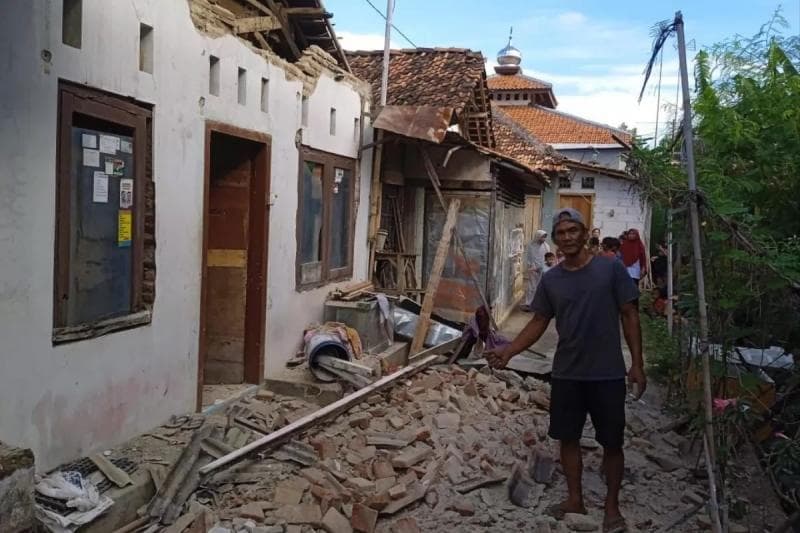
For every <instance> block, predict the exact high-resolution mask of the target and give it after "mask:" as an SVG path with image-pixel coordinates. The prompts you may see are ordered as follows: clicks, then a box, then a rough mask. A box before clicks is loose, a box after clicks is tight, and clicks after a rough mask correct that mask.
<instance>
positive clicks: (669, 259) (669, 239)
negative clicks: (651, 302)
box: [667, 198, 675, 337]
mask: <svg viewBox="0 0 800 533" xmlns="http://www.w3.org/2000/svg"><path fill="white" fill-rule="evenodd" d="M672 295H673V286H672V199H671V198H670V202H669V207H668V208H667V331H668V332H669V336H670V337H672V327H673V322H674V321H675V317H674V313H673V309H672Z"/></svg>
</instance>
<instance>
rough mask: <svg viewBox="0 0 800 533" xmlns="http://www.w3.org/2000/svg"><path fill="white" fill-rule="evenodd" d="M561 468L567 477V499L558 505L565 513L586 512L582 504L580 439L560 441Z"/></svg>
mask: <svg viewBox="0 0 800 533" xmlns="http://www.w3.org/2000/svg"><path fill="white" fill-rule="evenodd" d="M561 468H563V469H564V475H565V476H566V478H567V491H568V495H567V500H566V501H565V502H563V503H561V505H560V506H559V507H560V509H561V510H562V511H563V512H565V513H581V514H586V507H584V505H583V483H582V481H581V477H582V475H583V457H582V454H581V444H580V441H577V440H576V441H563V440H562V441H561Z"/></svg>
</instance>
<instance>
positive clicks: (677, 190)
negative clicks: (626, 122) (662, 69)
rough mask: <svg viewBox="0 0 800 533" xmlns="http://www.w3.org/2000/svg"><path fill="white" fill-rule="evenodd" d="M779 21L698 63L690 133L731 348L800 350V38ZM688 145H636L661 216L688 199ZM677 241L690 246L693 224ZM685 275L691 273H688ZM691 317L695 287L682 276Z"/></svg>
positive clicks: (717, 324) (637, 169) (718, 309)
mask: <svg viewBox="0 0 800 533" xmlns="http://www.w3.org/2000/svg"><path fill="white" fill-rule="evenodd" d="M784 26H785V21H784V20H783V18H782V17H781V16H780V14H776V15H775V16H774V17H773V19H772V20H771V21H770V22H769V23H768V24H766V25H765V26H764V27H762V28H761V30H760V31H759V32H758V33H757V34H756V35H755V36H753V37H751V38H744V37H741V36H736V37H734V38H732V39H729V40H727V41H725V42H722V43H720V44H717V45H715V46H713V47H711V48H709V49H706V50H702V51H700V52H699V53H698V54H697V56H696V58H695V80H696V87H695V94H694V98H693V105H692V111H693V119H694V120H693V126H694V132H695V137H694V139H695V150H696V153H695V160H696V169H697V180H698V187H699V189H700V201H701V206H702V217H703V220H704V226H703V230H704V242H703V251H704V260H705V270H706V272H707V284H708V286H707V297H708V301H709V305H710V309H709V312H710V316H711V319H712V328H713V330H712V335H713V336H714V338H715V340H716V341H717V342H721V343H723V344H733V343H739V344H742V343H744V344H750V345H761V346H763V345H765V344H767V343H777V344H781V345H783V346H785V347H787V348H790V349H791V348H793V347H800V338H795V336H797V335H799V334H800V333H798V332H797V331H796V330H798V329H800V328H797V327H796V323H797V320H798V319H800V315H798V309H797V300H796V289H797V287H800V283H798V282H800V75H798V71H797V68H796V67H795V63H797V62H798V60H800V40H798V38H796V37H793V38H783V37H782V36H781V35H780V33H779V30H780V28H782V27H784ZM681 145H682V142H681V139H664V140H662V142H661V143H660V144H659V145H658V146H656V147H655V148H648V147H646V146H644V145H643V144H642V143H638V144H637V146H636V147H635V148H634V150H633V153H632V155H631V161H630V163H631V165H630V168H631V169H632V171H633V172H634V173H635V174H636V175H637V177H639V181H640V186H641V187H642V192H643V194H644V195H645V196H647V197H648V198H649V199H650V200H651V202H653V203H655V204H656V205H657V206H660V207H664V208H669V207H672V208H676V207H681V206H685V205H687V203H688V200H689V195H688V189H687V184H686V176H685V172H684V169H683V168H682V165H681V164H680V163H679V157H676V153H677V152H678V151H679V150H680V147H681ZM676 221H677V228H676V234H677V238H678V239H681V240H683V242H685V243H686V244H687V246H685V247H684V250H687V251H688V250H689V247H688V235H687V232H686V231H685V229H684V228H685V225H682V222H684V221H685V217H681V216H678V217H677V219H676ZM686 273H689V272H688V269H687V271H686ZM683 287H684V289H685V290H686V291H687V292H686V294H685V296H688V298H684V302H683V304H684V307H685V309H686V311H687V312H688V313H690V314H691V312H692V305H691V304H692V303H693V299H692V298H691V296H692V291H693V281H692V276H685V279H684V283H683Z"/></svg>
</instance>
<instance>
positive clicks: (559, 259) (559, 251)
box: [556, 250, 564, 264]
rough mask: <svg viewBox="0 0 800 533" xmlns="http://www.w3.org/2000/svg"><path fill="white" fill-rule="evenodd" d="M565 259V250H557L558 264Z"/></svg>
mask: <svg viewBox="0 0 800 533" xmlns="http://www.w3.org/2000/svg"><path fill="white" fill-rule="evenodd" d="M563 260H564V252H562V251H561V250H556V264H559V263H560V262H561V261H563Z"/></svg>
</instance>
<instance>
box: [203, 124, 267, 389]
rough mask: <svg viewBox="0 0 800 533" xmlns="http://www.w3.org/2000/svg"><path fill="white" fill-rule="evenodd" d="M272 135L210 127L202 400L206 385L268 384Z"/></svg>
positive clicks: (205, 232) (205, 228)
mask: <svg viewBox="0 0 800 533" xmlns="http://www.w3.org/2000/svg"><path fill="white" fill-rule="evenodd" d="M269 156H270V143H269V136H267V135H264V134H261V133H258V132H252V131H247V130H241V129H239V128H235V127H232V126H227V125H224V124H217V123H208V124H207V126H206V158H205V159H206V161H205V168H206V170H205V206H204V223H203V277H202V291H201V292H202V295H201V310H200V353H199V367H200V369H199V375H198V403H199V402H200V399H201V398H202V386H203V385H204V384H208V385H211V384H238V383H259V382H261V380H262V379H263V368H264V337H265V327H266V320H265V315H266V296H267V235H268V234H269V233H268V228H267V224H268V220H269V216H268V215H269V212H268V209H269V207H268V202H267V194H268V191H269Z"/></svg>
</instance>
